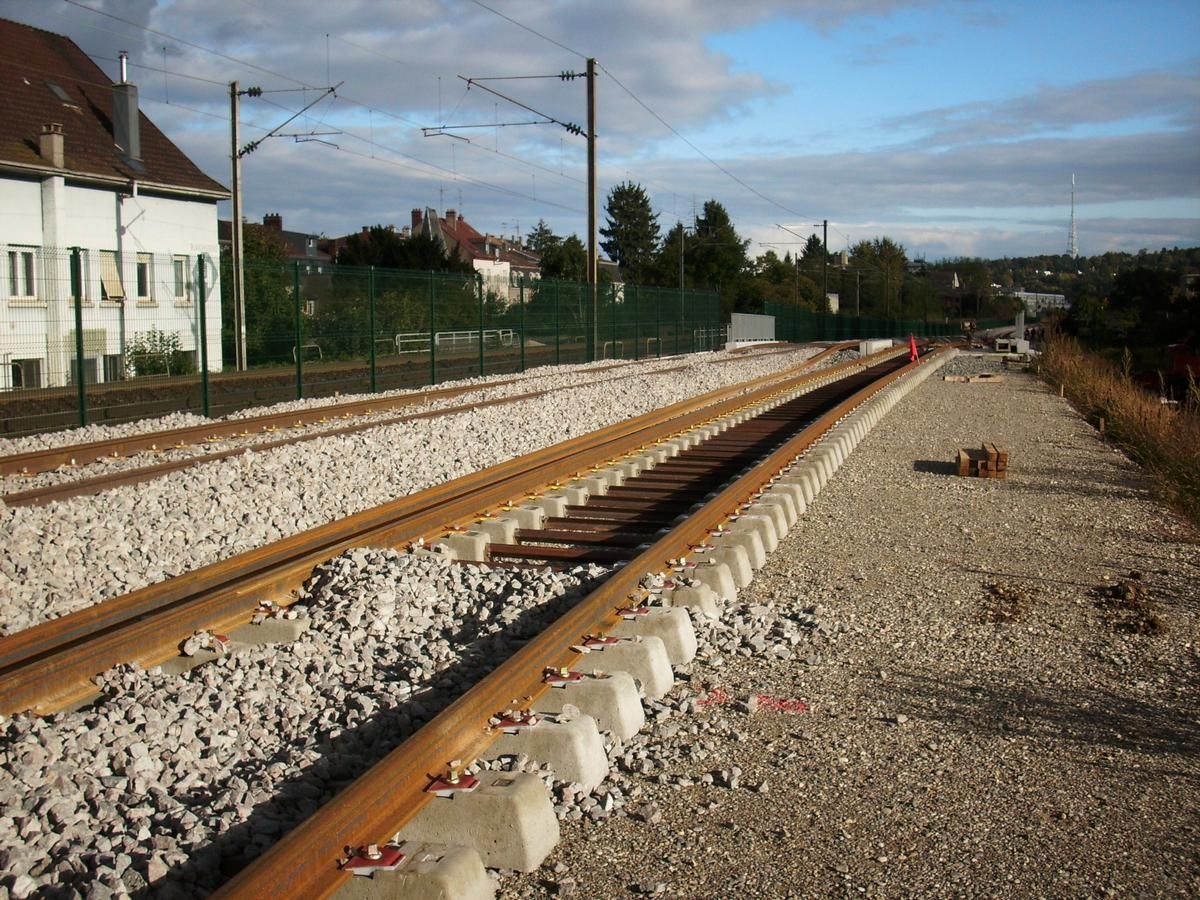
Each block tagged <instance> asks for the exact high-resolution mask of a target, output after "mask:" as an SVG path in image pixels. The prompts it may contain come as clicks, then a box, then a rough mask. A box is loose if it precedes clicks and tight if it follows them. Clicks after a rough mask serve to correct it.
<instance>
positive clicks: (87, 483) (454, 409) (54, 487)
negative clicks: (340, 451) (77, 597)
mask: <svg viewBox="0 0 1200 900" xmlns="http://www.w3.org/2000/svg"><path fill="white" fill-rule="evenodd" d="M815 359H816V357H813V359H812V360H807V361H806V363H807V364H808V365H810V366H811V365H812V363H813V360H815ZM683 368H684V367H683V366H672V367H670V368H666V369H657V370H655V371H653V372H645V373H637V374H633V375H618V376H617V377H615V378H604V379H600V380H599V381H591V382H588V383H587V385H578V384H576V385H568V386H566V387H558V388H547V389H545V390H541V391H528V392H526V393H524V394H512V395H509V396H507V397H496V398H494V399H491V400H479V401H475V402H472V403H464V404H461V405H459V406H451V407H444V408H442V409H430V410H425V411H423V412H419V413H411V414H409V415H406V416H389V417H387V418H385V419H370V420H368V421H360V422H357V423H355V424H354V425H345V426H342V427H341V428H329V429H323V430H321V431H309V432H305V433H304V434H298V435H293V436H291V437H287V438H282V439H280V440H277V441H267V442H265V443H261V444H244V445H242V446H240V447H231V448H230V449H228V450H218V451H217V452H215V453H204V454H201V455H199V456H191V457H188V458H187V459H177V460H170V461H168V462H162V463H157V464H156V465H152V466H141V467H139V468H136V469H124V470H121V471H118V472H109V473H106V474H104V475H98V476H96V477H94V478H83V479H78V480H75V481H64V482H61V483H59V484H51V485H47V486H45V487H39V488H31V489H29V490H27V491H16V492H13V493H11V494H5V495H4V496H3V497H2V498H0V499H3V500H4V503H5V504H6V505H7V506H14V507H15V506H43V505H45V504H47V503H50V502H51V501H54V500H67V499H69V498H71V497H79V496H84V495H87V494H95V493H99V492H100V491H104V490H108V489H109V488H114V487H119V486H121V485H126V484H139V483H141V482H143V481H150V480H152V479H154V478H158V477H159V476H160V475H165V474H168V473H170V472H177V471H180V470H182V469H188V468H191V467H192V466H198V465H202V464H204V463H208V462H215V461H218V460H222V459H228V458H229V457H231V456H241V455H242V454H243V453H262V452H266V451H268V450H274V449H277V448H279V447H286V446H290V445H292V444H300V443H304V442H305V441H314V440H317V439H318V438H325V437H338V436H342V435H347V434H356V433H358V432H361V431H369V430H371V429H372V428H383V427H386V426H388V425H399V424H402V423H404V422H415V421H419V420H421V419H432V418H438V417H440V416H448V415H454V414H455V413H462V412H471V411H473V410H476V409H485V408H487V407H489V406H503V405H505V404H508V403H519V402H522V401H524V400H533V399H536V398H537V397H545V396H547V395H548V394H552V393H555V392H557V391H566V390H572V389H574V388H578V387H584V386H592V385H598V384H608V383H610V382H613V381H621V380H622V379H626V378H637V377H640V376H642V375H644V376H645V377H654V376H657V375H667V374H670V373H672V372H678V371H680V370H681V369H683ZM504 383H506V384H511V383H512V382H504ZM489 386H490V385H489ZM239 436H244V435H239ZM170 449H177V448H174V447H173V448H170Z"/></svg>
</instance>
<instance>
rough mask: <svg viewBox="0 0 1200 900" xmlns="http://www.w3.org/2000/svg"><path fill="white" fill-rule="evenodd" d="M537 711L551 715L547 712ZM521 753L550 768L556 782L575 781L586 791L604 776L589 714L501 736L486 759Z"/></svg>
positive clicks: (544, 720) (548, 720)
mask: <svg viewBox="0 0 1200 900" xmlns="http://www.w3.org/2000/svg"><path fill="white" fill-rule="evenodd" d="M537 712H538V713H543V712H544V713H547V714H549V715H550V716H553V715H555V713H552V712H551V711H550V710H540V709H539V710H537ZM559 712H561V710H560V711H559ZM522 753H524V754H525V755H526V756H528V757H529V758H530V759H532V760H535V761H537V762H539V763H542V764H543V765H548V766H550V767H551V768H552V769H554V774H555V776H556V777H557V778H558V780H559V781H575V782H578V783H579V784H581V785H583V786H584V787H586V788H587V789H588V790H589V791H590V790H591V789H592V788H594V787H596V786H597V785H599V784H600V782H602V781H603V780H604V779H605V778H607V777H608V757H607V756H606V755H605V753H604V742H603V741H601V740H600V731H599V729H597V728H596V720H595V719H593V718H592V717H591V716H589V715H580V716H577V717H575V718H572V719H566V720H557V719H554V718H542V719H539V720H538V723H537V724H536V725H534V726H532V727H530V728H522V729H520V730H518V731H516V732H515V733H513V734H501V735H500V736H499V737H498V738H496V740H495V741H493V742H492V745H491V746H490V747H489V748H488V750H487V758H488V759H498V758H499V757H501V756H520V755H521V754H522Z"/></svg>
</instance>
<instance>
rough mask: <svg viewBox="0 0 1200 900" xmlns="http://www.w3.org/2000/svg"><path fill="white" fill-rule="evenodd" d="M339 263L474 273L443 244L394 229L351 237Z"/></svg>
mask: <svg viewBox="0 0 1200 900" xmlns="http://www.w3.org/2000/svg"><path fill="white" fill-rule="evenodd" d="M337 261H338V263H339V264H340V265H347V266H379V267H381V268H385V269H414V270H419V271H425V272H429V271H436V272H471V271H473V269H472V266H471V264H470V263H469V262H467V261H466V260H464V259H462V258H461V257H460V256H458V254H449V253H447V252H446V248H445V247H443V246H442V242H441V241H439V240H438V239H437V238H434V237H430V236H429V235H426V234H414V235H412V236H411V237H407V238H406V237H404V236H403V235H401V234H400V233H399V232H397V231H396V230H395V229H394V228H386V227H384V226H383V225H375V226H373V227H372V228H371V229H370V230H369V231H368V232H367V233H366V234H361V233H360V234H355V235H351V236H350V239H349V240H347V241H346V246H345V247H343V248H342V249H341V251H340V252H339V253H338V259H337Z"/></svg>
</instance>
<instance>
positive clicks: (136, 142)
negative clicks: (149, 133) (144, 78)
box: [112, 50, 142, 159]
mask: <svg viewBox="0 0 1200 900" xmlns="http://www.w3.org/2000/svg"><path fill="white" fill-rule="evenodd" d="M120 56H121V81H120V83H119V84H114V85H113V116H112V122H113V143H115V144H116V145H117V147H118V149H120V151H121V152H122V153H123V154H124V155H125V156H127V157H129V158H130V159H141V158H142V135H141V122H140V121H139V120H138V89H137V85H136V84H130V83H129V82H128V81H127V80H126V78H125V60H126V58H127V55H126V53H125V51H124V50H122V51H121V53H120Z"/></svg>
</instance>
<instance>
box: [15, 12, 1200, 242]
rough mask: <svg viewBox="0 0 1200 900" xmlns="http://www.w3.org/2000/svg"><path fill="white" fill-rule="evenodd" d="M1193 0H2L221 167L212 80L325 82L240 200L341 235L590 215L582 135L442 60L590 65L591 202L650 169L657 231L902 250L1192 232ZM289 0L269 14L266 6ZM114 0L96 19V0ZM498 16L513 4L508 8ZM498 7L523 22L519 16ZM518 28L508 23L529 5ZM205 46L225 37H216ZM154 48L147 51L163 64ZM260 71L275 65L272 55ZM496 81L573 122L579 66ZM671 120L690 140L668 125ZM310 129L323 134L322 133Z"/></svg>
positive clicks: (258, 211) (216, 84) (1148, 238)
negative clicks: (446, 217)
mask: <svg viewBox="0 0 1200 900" xmlns="http://www.w3.org/2000/svg"><path fill="white" fill-rule="evenodd" d="M1198 8H1200V4H1195V3H1182V2H1178V3H1177V2H1138V3H1133V2H1128V3H1118V2H1111V0H1101V2H1089V3H1083V2H1061V0H1045V2H1040V3H1033V2H1024V0H1017V2H1014V0H1008V2H1003V3H1001V2H990V0H980V2H962V0H959V2H937V0H740V2H738V3H735V4H727V3H717V2H714V0H657V2H655V3H646V2H645V0H391V2H387V3H382V2H378V0H342V2H340V3H338V4H329V3H325V2H323V3H318V2H315V0H286V2H280V0H171V2H163V0H158V2H156V0H3V2H2V3H0V15H5V16H7V17H9V18H13V19H17V20H19V21H25V22H28V23H30V24H34V25H37V26H39V27H43V28H47V29H49V30H52V31H56V32H59V33H62V34H66V35H68V36H70V37H71V38H73V39H74V40H75V41H76V43H78V44H79V45H80V46H81V47H82V48H83V49H84V50H85V51H87V52H89V53H90V54H92V55H93V58H95V59H96V60H97V62H98V63H99V64H100V65H101V66H102V67H103V68H104V69H105V70H106V71H107V72H109V73H110V75H112V74H115V71H116V65H115V62H113V60H115V57H116V52H117V50H118V49H124V50H128V51H129V53H130V60H131V64H132V65H131V77H132V79H133V80H135V81H137V82H138V83H139V85H140V88H141V96H142V100H143V108H144V109H145V111H146V112H147V113H148V114H149V115H150V117H151V118H153V119H154V121H155V122H156V124H158V125H159V126H160V127H161V128H163V130H164V131H166V132H167V133H168V135H170V136H171V137H172V138H173V139H174V140H176V142H177V143H179V144H180V146H182V147H183V148H184V149H185V150H186V151H187V152H188V153H189V154H190V155H192V157H193V158H194V159H196V161H197V162H198V163H199V164H200V165H201V166H202V167H203V168H204V169H205V170H206V171H208V172H209V173H210V174H211V175H213V176H214V177H216V178H217V179H218V180H221V181H223V182H226V183H227V182H228V180H229V163H228V118H227V117H228V94H227V90H228V89H227V84H228V82H229V81H230V80H232V79H235V78H236V79H238V80H239V82H240V83H241V84H243V85H250V84H257V85H261V86H262V87H264V88H266V89H268V90H275V91H280V90H291V91H292V92H290V93H272V94H268V95H266V96H265V97H264V98H263V99H262V100H259V101H251V100H247V101H246V102H245V104H244V106H243V115H242V128H243V134H244V135H245V140H250V139H252V138H255V137H259V136H261V135H263V134H264V133H265V132H266V131H267V130H269V129H270V128H272V127H274V126H275V125H277V124H279V123H280V122H281V121H282V120H283V119H284V118H286V117H287V116H288V115H290V114H291V112H292V111H294V110H296V109H298V108H299V107H300V106H302V105H303V104H304V103H305V102H307V101H308V100H311V99H313V98H315V97H316V96H317V94H316V92H314V91H312V90H309V91H299V90H296V89H297V88H300V87H302V86H307V87H308V88H315V87H320V86H324V85H326V84H327V83H328V82H331V81H332V82H335V83H336V82H343V84H342V87H341V88H339V90H338V96H337V98H336V99H330V100H325V101H322V102H321V103H319V104H318V105H317V106H316V107H315V108H314V110H313V112H312V113H311V114H310V115H306V116H303V117H301V118H300V119H299V120H297V122H296V123H295V124H294V126H293V128H292V129H289V130H291V131H294V132H318V131H321V132H335V133H334V134H325V135H318V137H320V139H321V141H303V142H300V141H297V140H296V139H295V138H275V139H271V140H267V141H265V142H264V143H263V145H262V146H261V147H260V148H259V149H258V150H256V151H255V152H254V153H253V154H252V155H250V156H248V157H247V158H246V160H245V164H244V176H245V183H246V202H245V209H246V215H247V217H248V218H249V219H251V220H258V219H260V218H261V216H262V215H263V214H264V213H267V212H279V213H281V214H282V215H283V217H284V223H285V227H288V228H289V229H295V230H302V231H310V232H313V233H325V234H330V235H334V234H343V233H346V232H349V231H355V230H357V229H358V228H360V227H361V226H363V225H372V224H377V223H382V224H390V223H395V224H397V225H403V224H405V223H407V222H408V221H409V214H410V210H411V209H412V208H413V207H426V206H433V207H437V208H439V209H444V208H446V207H457V208H459V209H460V210H461V211H462V212H463V213H464V214H465V215H466V216H467V218H468V220H469V221H471V223H472V224H474V225H475V226H476V227H477V228H479V229H480V230H481V231H491V232H504V233H512V232H514V231H516V230H517V229H518V228H519V229H520V231H522V232H526V233H527V232H528V231H529V230H530V229H531V228H532V227H533V225H534V224H535V223H536V222H537V220H538V219H539V218H541V219H545V220H546V222H547V223H548V224H549V225H550V226H551V227H552V228H554V230H555V231H557V232H559V233H562V234H569V233H572V232H574V233H579V234H581V235H582V234H583V232H584V230H585V218H584V210H585V208H586V197H585V193H584V184H583V179H584V175H585V170H584V163H585V152H584V149H585V148H584V144H583V142H582V141H581V140H580V139H579V138H577V137H574V136H571V135H569V134H567V133H566V132H565V131H563V130H562V129H561V128H559V127H558V126H554V125H549V126H545V125H544V126H536V127H511V128H498V129H497V128H488V129H481V130H473V131H462V132H457V133H458V134H459V136H460V137H467V138H469V139H470V142H469V143H468V142H467V141H462V140H453V139H450V138H448V137H445V136H441V137H425V136H424V135H423V133H422V131H421V128H420V126H422V125H425V126H429V125H436V124H467V123H482V122H497V121H499V122H514V121H523V120H527V119H528V118H529V115H528V114H527V113H526V112H525V111H523V110H519V109H516V108H514V107H512V106H509V105H507V104H505V103H504V102H503V101H500V100H498V99H497V98H495V97H492V96H490V95H487V94H486V93H484V92H483V91H481V90H479V89H478V88H472V89H470V90H468V89H467V87H466V84H465V82H463V81H462V80H461V79H460V77H459V76H472V77H477V76H483V75H529V74H550V73H557V72H560V71H563V70H564V69H566V70H580V69H582V66H583V57H584V56H587V55H591V56H595V57H596V58H597V60H598V61H599V64H600V66H601V76H600V79H599V81H598V85H597V93H598V117H599V124H598V133H599V135H600V142H599V153H600V157H599V158H600V195H601V196H600V201H601V204H603V200H604V196H605V195H606V194H607V192H608V191H609V190H610V189H611V188H612V186H613V185H615V184H617V183H619V182H621V181H626V180H630V181H634V182H637V183H639V184H641V185H643V186H644V187H645V188H646V189H647V191H648V192H649V193H650V195H651V199H652V202H653V204H654V206H655V208H656V209H657V210H658V211H659V214H660V222H661V224H662V225H663V227H664V228H665V227H667V226H669V225H670V224H672V223H673V222H674V221H675V220H676V219H677V218H683V219H687V218H689V217H690V215H691V211H692V209H693V207H694V206H697V205H700V204H702V203H703V202H704V201H705V200H708V199H717V200H719V201H720V202H722V203H723V204H724V205H725V206H726V208H727V209H728V210H729V212H730V215H731V217H732V218H733V221H734V224H735V226H736V227H737V228H738V230H739V232H740V233H741V234H742V235H743V236H744V237H746V238H747V239H749V240H751V241H752V248H751V249H752V251H753V252H755V253H759V252H762V251H763V250H765V249H766V245H770V244H777V245H778V247H777V249H778V250H779V252H783V251H784V250H787V249H790V245H789V244H788V243H787V242H788V241H791V240H794V238H792V237H790V236H789V235H788V234H787V233H786V232H784V231H783V230H781V229H780V228H779V227H778V226H779V225H786V226H788V227H790V228H792V229H793V230H798V231H802V232H811V231H812V225H813V223H814V222H817V221H819V220H821V219H828V220H829V221H830V245H831V247H832V248H835V249H837V248H840V247H842V246H845V245H846V244H848V243H852V242H854V241H857V240H860V239H863V238H872V237H877V236H881V235H888V236H890V237H893V238H894V239H897V240H899V241H900V242H901V243H902V244H904V245H905V246H906V247H907V248H908V249H909V251H910V255H923V256H926V257H927V258H930V259H938V258H943V257H954V256H976V255H979V256H987V257H996V256H1002V255H1023V254H1033V253H1061V252H1065V250H1066V247H1067V241H1068V219H1069V199H1070V179H1071V174H1072V172H1074V173H1075V174H1076V176H1077V207H1076V215H1077V220H1078V233H1079V247H1080V251H1081V252H1082V253H1084V254H1088V255H1090V254H1095V253H1101V252H1104V251H1105V250H1109V249H1118V250H1131V251H1136V250H1138V249H1141V248H1154V249H1156V248H1158V247H1160V246H1175V245H1179V246H1195V245H1200V149H1198V148H1200V141H1198V140H1197V138H1198V137H1200V134H1198V132H1200V12H1198V11H1197V9H1198ZM280 10H286V15H282V16H281V15H280V14H279V12H280ZM106 13H107V15H106ZM505 17H507V18H505ZM510 20H513V21H510ZM522 26H524V27H522ZM214 51H215V52H214ZM164 70H165V71H164ZM264 70H265V71H264ZM492 86H494V87H496V88H497V89H499V90H502V91H504V92H505V93H508V94H510V95H511V96H513V97H516V98H519V99H521V100H522V101H524V102H525V103H527V104H528V105H530V106H533V107H534V108H535V109H537V110H539V111H541V112H545V113H548V114H550V115H551V116H553V117H555V118H559V119H561V120H563V121H570V122H578V123H580V124H582V123H583V119H584V108H583V107H584V105H583V86H582V82H581V81H575V82H570V83H563V82H561V81H559V80H558V79H546V80H538V81H510V82H496V83H492ZM681 136H682V137H681ZM322 142H323V143H322Z"/></svg>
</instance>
